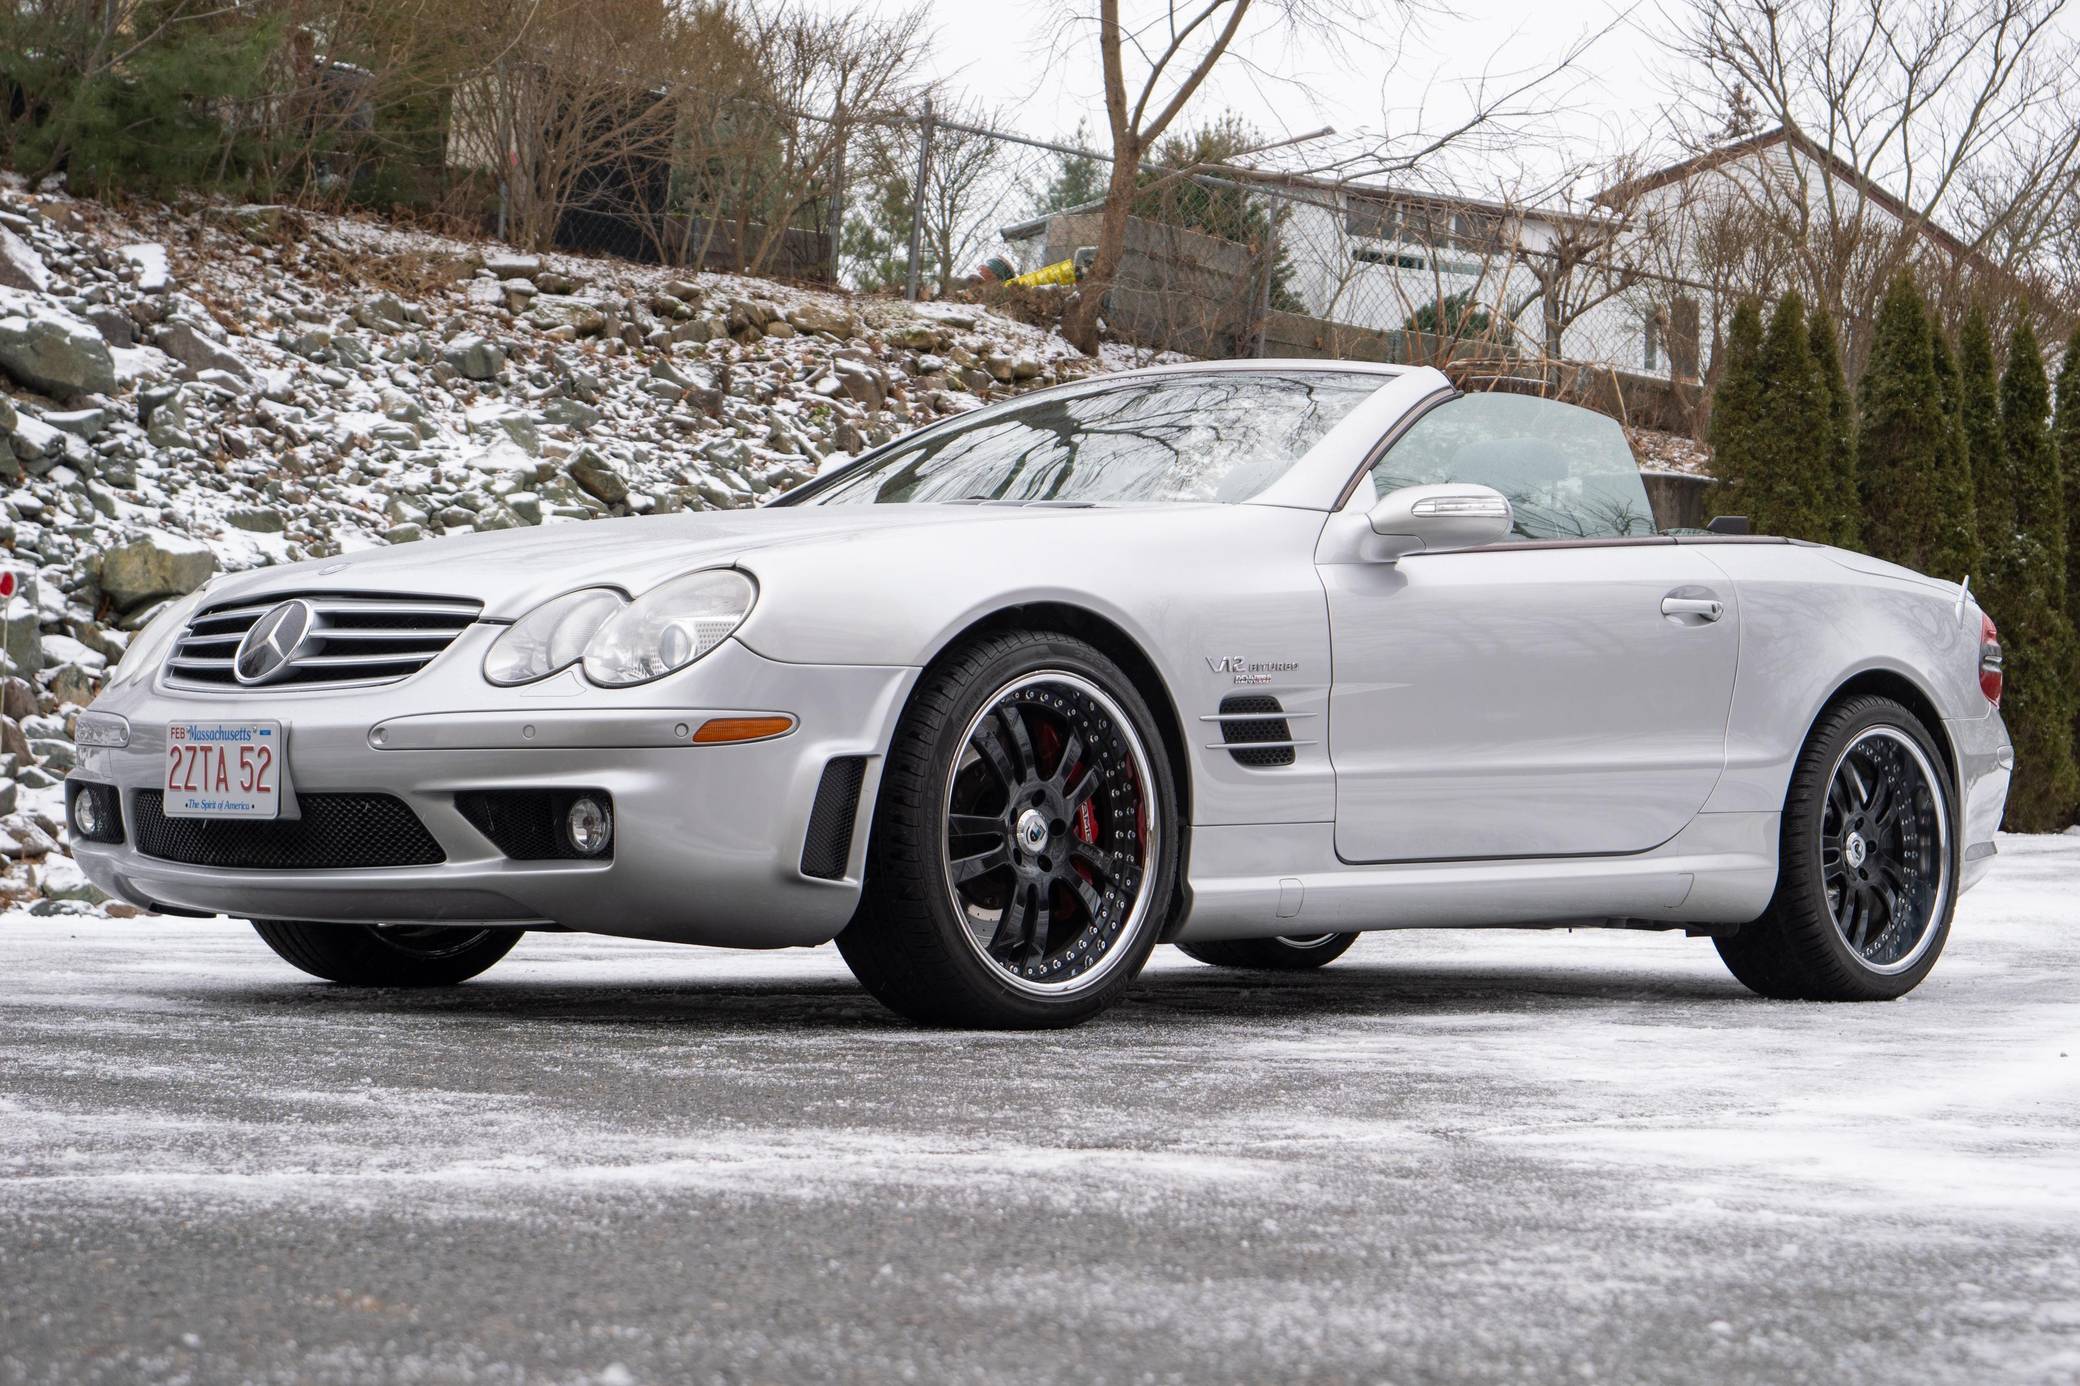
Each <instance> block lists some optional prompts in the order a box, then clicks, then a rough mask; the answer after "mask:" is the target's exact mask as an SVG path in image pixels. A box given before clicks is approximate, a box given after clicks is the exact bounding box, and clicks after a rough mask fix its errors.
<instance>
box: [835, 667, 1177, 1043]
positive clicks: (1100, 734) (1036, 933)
mask: <svg viewBox="0 0 2080 1386" xmlns="http://www.w3.org/2000/svg"><path fill="white" fill-rule="evenodd" d="M1176 806H1177V792H1176V787H1175V781H1174V779H1173V777H1172V771H1171V767H1170V764H1169V761H1168V759H1167V758H1166V757H1165V756H1164V755H1163V754H1162V740H1161V737H1160V736H1159V735H1158V733H1157V730H1156V722H1155V717H1154V715H1153V713H1152V712H1151V711H1150V709H1149V706H1148V704H1147V702H1146V700H1145V699H1143V697H1142V696H1141V694H1140V692H1139V691H1138V690H1136V688H1135V687H1134V684H1133V682H1132V681H1131V680H1129V679H1128V678H1127V677H1126V675H1125V674H1124V673H1123V672H1122V671H1121V669H1120V668H1119V666H1118V665H1116V664H1114V663H1113V662H1112V660H1110V659H1109V658H1107V657H1106V656H1105V655H1104V654H1103V653H1102V652H1101V651H1099V650H1098V649H1097V648H1096V647H1094V646H1092V645H1090V644H1088V643H1086V642H1084V641H1082V640H1078V639H1076V638H1074V637H1072V636H1067V635H1061V634H1056V633H1052V632H1039V631H1021V632H1012V633H1006V634H1000V635H991V636H985V637H982V638H980V639H977V640H975V641H973V642H971V643H969V644H967V645H965V646H962V647H961V648H959V649H958V650H956V651H955V652H953V653H952V654H950V655H948V656H947V657H945V658H944V659H942V660H941V661H940V663H939V664H938V665H936V666H935V667H934V668H932V669H931V670H930V671H928V672H927V674H926V676H925V678H924V680H923V681H922V682H921V683H920V685H919V687H918V690H917V693H916V695H915V696H914V697H913V698H912V700H911V704H910V707H909V709H908V710H907V711H906V712H905V713H904V714H903V721H902V724H901V726H900V727H899V728H898V729H897V732H896V736H895V741H894V743H893V745H892V746H891V747H890V750H889V756H888V764H887V767H886V769H885V770H884V772H883V775H882V780H881V792H880V796H879V799H878V801H877V803H876V806H875V811H874V828H873V836H872V840H871V846H870V848H869V851H868V856H867V875H866V883H865V891H864V894H863V898H862V900H861V903H860V910H859V914H858V915H857V916H856V917H855V918H854V920H853V921H852V923H851V924H850V925H849V926H847V928H846V929H845V931H844V932H843V933H841V934H839V935H838V949H839V951H840V952H841V953H842V954H843V955H844V957H845V961H846V963H847V964H849V965H850V966H851V968H852V971H853V975H855V976H856V977H858V978H859V980H860V982H861V984H862V985H864V986H865V987H866V988H867V990H868V991H870V992H872V993H873V994H874V995H875V996H876V997H877V998H879V999H880V1000H881V1001H882V1002H883V1003H884V1004H886V1005H887V1006H889V1007H890V1008H891V1009H893V1010H895V1011H897V1012H899V1013H900V1014H902V1015H904V1016H907V1017H909V1018H910V1019H912V1020H916V1021H921V1022H923V1023H925V1024H932V1025H955V1026H965V1027H970V1028H988V1029H1042V1028H1050V1027H1056V1026H1064V1025H1074V1024H1077V1023H1079V1022H1081V1021H1084V1020H1087V1019H1089V1018H1090V1017H1091V1016H1094V1015H1096V1014H1097V1013H1098V1012H1100V1011H1102V1010H1104V1009H1105V1008H1106V1007H1107V1006H1108V1005H1110V1004H1111V1003H1112V1002H1113V1001H1115V1000H1117V999H1118V998H1119V996H1120V994H1121V993H1122V992H1123V991H1124V990H1125V989H1126V987H1127V985H1128V984H1129V983H1131V982H1132V981H1133V980H1134V977H1135V975H1136V974H1138V973H1139V972H1140V971H1141V967H1142V965H1143V964H1144V963H1145V962H1147V961H1148V955H1149V952H1150V950H1152V949H1153V948H1154V947H1155V940H1156V934H1157V933H1158V931H1159V930H1160V929H1161V928H1162V922H1163V918H1164V915H1165V913H1166V912H1167V910H1168V907H1169V901H1170V897H1171V892H1172V890H1173V889H1174V882H1175V879H1176V875H1177V861H1178V846H1177V833H1178V828H1177V807H1176Z"/></svg>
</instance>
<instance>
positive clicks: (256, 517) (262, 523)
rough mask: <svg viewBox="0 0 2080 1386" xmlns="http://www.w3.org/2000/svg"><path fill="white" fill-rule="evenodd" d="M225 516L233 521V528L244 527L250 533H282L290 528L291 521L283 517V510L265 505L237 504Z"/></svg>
mask: <svg viewBox="0 0 2080 1386" xmlns="http://www.w3.org/2000/svg"><path fill="white" fill-rule="evenodd" d="M224 518H225V519H227V520H229V521H230V522H231V527H232V528H233V529H242V530H244V531H246V532H247V533H248V534H280V533H282V532H283V531H285V530H287V529H288V528H289V522H288V521H287V520H285V519H284V518H282V512H281V511H279V510H270V509H267V508H266V507H265V506H258V505H241V506H235V507H233V508H232V510H231V512H230V513H229V514H227V515H226V516H225V517H224Z"/></svg>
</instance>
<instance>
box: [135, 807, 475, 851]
mask: <svg viewBox="0 0 2080 1386" xmlns="http://www.w3.org/2000/svg"><path fill="white" fill-rule="evenodd" d="M297 803H298V805H299V806H300V807H301V809H302V811H303V817H301V818H280V819H276V820H274V821H273V822H254V821H250V820H241V819H236V818H168V817H167V816H166V812H165V796H164V795H163V794H161V793H160V792H159V791H158V790H156V789H147V790H142V791H140V792H139V793H138V795H137V801H136V810H137V811H136V814H135V818H136V822H135V823H133V824H132V825H131V827H132V831H133V832H134V833H135V835H136V838H137V850H138V851H140V852H142V853H144V854H145V855H146V856H148V857H157V858H158V859H159V860H161V861H177V862H183V863H186V864H187V865H189V866H223V867H230V868H233V869H236V870H242V871H327V870H339V869H341V868H347V867H376V866H434V865H437V864H438V863H440V862H443V861H446V860H447V859H448V858H447V854H446V853H444V852H442V851H441V845H440V844H439V843H438V842H435V841H434V840H433V834H431V833H429V832H427V831H426V825H425V824H423V823H421V822H420V821H419V817H418V815H417V814H415V813H413V812H412V811H411V810H410V809H409V808H407V807H405V804H404V801H403V800H401V799H396V798H393V797H391V796H390V795H388V794H300V795H298V796H297Z"/></svg>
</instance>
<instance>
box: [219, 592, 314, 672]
mask: <svg viewBox="0 0 2080 1386" xmlns="http://www.w3.org/2000/svg"><path fill="white" fill-rule="evenodd" d="M314 624H316V613H315V612H313V611H312V610H311V604H310V603H309V602H301V601H292V602H283V603H282V604H281V605H280V606H277V607H275V608H273V609H272V610H270V611H269V612H268V613H267V614H266V615H264V616H262V617H261V618H260V619H259V620H257V621H255V622H253V625H252V628H251V629H250V630H248V631H247V632H246V636H245V639H243V640H241V641H239V642H238V654H237V656H236V657H235V658H234V659H233V660H232V662H231V672H232V675H233V676H234V677H235V678H237V680H238V681H239V682H240V683H244V684H256V683H271V682H273V681H274V680H275V679H278V678H280V677H282V675H284V674H286V673H288V672H289V667H290V661H291V660H293V659H294V658H295V657H296V653H297V651H298V650H300V649H301V648H302V647H303V643H304V641H305V640H307V639H308V638H309V637H310V633H311V627H312V626H313V625H314Z"/></svg>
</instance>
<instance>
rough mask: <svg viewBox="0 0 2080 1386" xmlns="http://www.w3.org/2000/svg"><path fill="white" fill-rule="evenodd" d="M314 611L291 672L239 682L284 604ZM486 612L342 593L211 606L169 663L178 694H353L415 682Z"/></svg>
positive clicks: (433, 601) (446, 601)
mask: <svg viewBox="0 0 2080 1386" xmlns="http://www.w3.org/2000/svg"><path fill="white" fill-rule="evenodd" d="M290 601H302V602H305V603H307V604H308V605H309V606H310V608H311V613H312V617H313V620H312V623H311V628H310V632H309V634H308V635H306V636H305V637H304V638H303V640H302V641H301V643H300V644H298V646H297V647H296V650H295V651H294V655H293V657H292V658H291V659H290V660H289V661H288V666H287V668H286V669H285V670H284V671H283V672H282V673H281V674H280V675H279V676H277V677H275V678H272V679H270V680H269V681H268V682H266V683H264V684H257V685H248V684H243V683H240V682H239V681H238V676H237V674H236V673H234V672H233V660H234V657H235V656H236V655H237V653H238V645H239V642H240V641H241V640H243V639H245V636H246V632H247V631H248V630H251V629H252V627H253V625H254V624H255V623H256V622H258V621H259V619H260V618H261V617H262V616H265V615H266V614H267V613H268V612H270V611H272V610H274V608H276V607H277V606H280V605H281V604H282V603H284V602H290ZM483 609H484V604H483V603H482V602H473V601H468V600H464V599H462V598H457V597H418V596H387V595H382V594H366V595H364V594H359V593H351V594H350V593H336V592H274V593H269V594H268V595H266V596H264V597H245V598H241V599H239V600H237V601H232V602H221V603H218V604H217V605H214V606H206V607H204V608H202V609H201V610H200V611H198V612H196V613H195V614H194V615H193V616H192V617H190V618H189V620H188V626H187V629H186V630H184V631H182V632H181V637H180V639H179V640H178V641H176V642H175V643H174V647H173V653H172V654H171V655H169V656H168V657H167V660H166V682H167V683H168V684H170V685H172V686H174V687H177V688H201V689H218V690H223V691H227V692H240V693H245V692H256V693H257V692H264V691H266V690H268V689H280V688H354V687H364V686H367V685H371V684H380V683H395V682H396V681H397V680H399V679H402V678H409V677H410V676H411V675H413V674H416V673H418V672H419V671H420V670H421V669H423V668H425V667H426V666H427V665H428V664H429V663H431V662H432V661H433V658H434V656H436V655H438V654H439V653H440V652H441V651H442V650H445V649H447V648H448V646H449V645H451V644H453V643H454V642H455V637H457V636H458V635H460V634H462V632H463V631H464V630H466V629H468V628H469V626H470V625H471V623H472V622H474V621H475V620H476V619H477V616H478V614H479V613H480V612H482V611H483Z"/></svg>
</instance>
